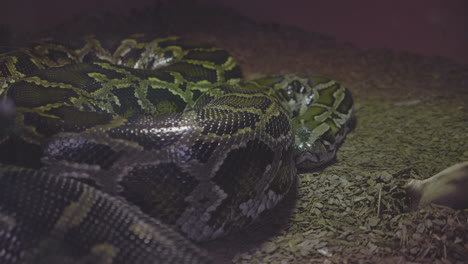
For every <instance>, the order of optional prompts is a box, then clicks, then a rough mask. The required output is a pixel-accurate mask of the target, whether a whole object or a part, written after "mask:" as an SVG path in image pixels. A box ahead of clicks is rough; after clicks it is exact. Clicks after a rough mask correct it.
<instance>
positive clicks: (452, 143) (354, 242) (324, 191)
mask: <svg viewBox="0 0 468 264" xmlns="http://www.w3.org/2000/svg"><path fill="white" fill-rule="evenodd" d="M176 2H180V1H176ZM148 10H149V9H148ZM148 10H147V11H146V13H143V14H140V15H137V16H138V17H139V18H138V19H137V20H135V21H131V23H134V24H131V25H130V24H129V22H128V21H124V22H122V21H120V20H118V19H117V20H116V18H115V17H111V18H109V17H107V16H101V17H96V18H95V20H94V22H93V23H94V24H93V25H94V26H95V27H98V25H100V23H101V24H105V23H106V22H105V21H109V19H111V20H112V19H114V20H112V21H114V22H113V25H114V26H115V28H119V30H120V31H121V32H123V33H125V31H128V32H130V31H131V29H132V28H133V29H134V28H135V27H134V25H135V24H139V25H142V24H144V26H143V27H141V28H139V29H142V30H141V31H147V30H149V31H153V32H154V31H156V32H162V33H161V34H163V35H168V34H176V35H182V36H185V37H190V38H192V39H196V40H202V41H205V42H206V41H208V42H212V43H214V44H216V45H218V46H220V47H224V48H226V49H228V50H229V51H231V52H232V54H233V55H234V56H235V58H237V59H238V61H239V62H240V64H241V65H242V68H243V70H244V72H245V77H246V79H253V78H257V77H261V76H265V75H268V74H281V73H310V74H317V75H324V76H328V77H331V78H334V79H336V80H339V81H341V82H342V83H344V84H346V86H347V87H348V88H349V89H350V90H351V92H352V94H353V97H354V100H355V115H356V118H357V123H356V127H355V129H354V130H353V131H352V132H351V133H350V134H349V135H348V136H347V138H346V140H345V142H344V144H342V146H341V147H340V149H339V151H338V153H337V160H336V162H335V163H334V164H331V165H330V166H328V167H326V168H324V169H323V170H320V171H317V172H314V173H310V174H302V175H298V181H297V184H296V187H295V188H294V190H293V191H292V192H291V193H290V195H289V196H288V197H287V199H286V200H285V201H284V202H282V203H281V204H280V206H279V208H277V209H275V210H273V211H272V212H269V213H267V214H266V215H264V216H263V218H262V220H261V221H260V222H259V223H256V224H254V225H253V226H251V227H249V228H248V229H247V230H245V231H243V232H241V233H240V234H234V235H232V236H229V237H226V238H224V239H220V240H217V241H211V242H207V243H204V244H202V245H201V246H202V247H204V248H206V249H207V250H208V251H210V252H212V254H213V255H214V256H215V257H216V258H217V263H281V264H286V263H291V264H292V263H444V264H448V263H468V210H452V209H449V208H446V207H442V206H430V207H426V208H423V209H418V210H415V211H410V210H409V206H408V205H409V202H410V201H409V199H408V198H407V196H406V193H405V190H404V185H405V184H406V183H407V181H408V179H410V178H416V179H424V178H428V177H430V176H432V175H434V174H436V173H437V172H439V171H441V170H443V169H444V168H446V167H449V166H451V165H453V164H456V163H459V162H462V161H466V160H468V136H467V135H468V107H467V105H466V102H468V65H461V64H457V63H455V62H453V61H450V60H447V59H443V58H437V57H424V56H419V55H414V54H409V53H402V52H395V51H391V50H375V49H368V50H363V49H359V48H356V47H354V46H352V45H351V44H348V43H339V42H337V41H335V40H334V39H333V38H330V37H328V36H324V35H319V34H313V33H307V32H304V31H301V30H299V29H297V28H292V27H287V26H282V25H267V24H257V23H255V22H253V21H251V20H249V19H246V18H244V17H242V16H240V15H237V14H236V13H234V12H232V11H230V10H227V9H224V8H222V7H218V6H212V5H210V6H200V5H193V6H187V5H183V6H182V5H180V3H179V5H178V4H173V5H169V6H166V7H165V8H164V9H161V8H155V9H154V10H153V11H148ZM153 12H154V13H153ZM155 14H156V15H155ZM83 21H84V20H83ZM83 21H82V20H80V19H75V20H74V22H73V23H74V24H73V25H76V26H75V27H76V28H77V31H80V30H82V29H83V28H85V26H84V25H83V23H85V24H86V23H87V22H83ZM96 21H97V22H96ZM142 21H144V22H142ZM119 23H122V24H125V25H129V26H126V27H121V26H120V25H121V24H119ZM64 28H70V25H67V26H60V27H57V28H56V29H54V31H52V32H59V33H58V34H66V33H65V30H64ZM67 32H70V31H69V30H67ZM76 34H78V33H76Z"/></svg>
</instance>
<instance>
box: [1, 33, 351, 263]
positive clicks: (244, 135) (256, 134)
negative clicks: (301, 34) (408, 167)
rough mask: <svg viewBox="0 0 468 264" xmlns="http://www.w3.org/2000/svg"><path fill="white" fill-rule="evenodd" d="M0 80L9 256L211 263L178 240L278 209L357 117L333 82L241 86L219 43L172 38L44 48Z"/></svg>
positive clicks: (278, 79) (30, 51)
mask: <svg viewBox="0 0 468 264" xmlns="http://www.w3.org/2000/svg"><path fill="white" fill-rule="evenodd" d="M115 43H118V44H115ZM0 74H1V75H0V100H1V101H0V125H1V128H0V262H2V263H23V262H29V263H39V262H42V263H51V262H57V263H63V262H67V263H128V262H129V261H131V262H133V263H206V262H209V261H210V259H209V257H207V255H206V253H204V252H203V251H200V250H199V249H197V248H196V247H195V246H194V245H193V244H191V243H190V242H188V241H187V240H186V239H185V238H184V237H187V238H190V239H191V240H195V241H201V240H207V239H214V238H217V237H219V236H222V235H225V234H227V233H230V232H233V231H236V230H238V229H240V228H242V227H244V226H245V225H247V224H249V223H251V222H252V221H254V220H255V219H256V218H257V217H258V216H259V215H260V214H261V213H262V212H263V211H265V210H267V209H270V208H272V207H274V206H275V205H276V204H277V203H278V202H279V201H280V200H281V199H282V198H283V197H284V195H285V194H286V193H287V192H288V190H289V189H290V186H291V184H292V182H293V181H294V177H295V175H296V174H297V171H298V170H299V171H308V170H311V169H313V168H316V167H318V166H320V165H322V164H324V163H326V162H328V161H330V160H331V159H332V158H333V157H334V155H335V151H336V148H337V146H338V144H339V143H340V142H341V141H342V140H343V138H344V136H345V134H346V132H347V131H348V129H349V123H350V118H351V112H352V99H351V95H350V93H349V91H348V90H346V89H345V88H344V87H343V86H342V85H340V84H339V83H337V82H336V81H333V80H330V79H327V78H323V77H318V76H309V75H282V76H270V77H266V78H262V79H258V80H254V81H250V82H242V81H241V77H242V76H241V71H240V68H239V66H238V65H237V63H236V62H235V60H234V59H233V58H232V57H231V56H230V55H229V53H227V52H226V51H225V50H223V49H220V48H216V47H212V46H210V45H206V44H199V43H195V42H191V41H187V40H183V39H180V38H178V37H169V38H164V39H150V38H148V37H146V36H144V35H135V36H132V37H131V38H127V39H123V40H121V41H119V42H112V41H103V40H101V41H99V40H97V39H95V38H92V37H90V38H85V39H83V40H80V41H78V42H76V43H69V44H68V45H62V44H58V43H55V42H50V41H49V42H48V41H44V42H41V43H40V44H37V45H34V46H32V47H30V48H24V49H18V50H14V51H11V52H9V53H5V54H2V55H0ZM1 164H3V165H1ZM168 226H171V227H172V228H176V230H178V231H179V232H180V233H181V234H183V236H181V235H179V234H178V233H176V232H174V231H172V229H171V228H169V227H168Z"/></svg>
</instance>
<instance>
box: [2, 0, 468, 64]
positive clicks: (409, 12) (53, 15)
mask: <svg viewBox="0 0 468 264" xmlns="http://www.w3.org/2000/svg"><path fill="white" fill-rule="evenodd" d="M167 1H171V0H166V2H167ZM172 1H178V2H181V3H183V2H184V1H181V0H172ZM154 2H155V1H154V0H131V1H126V0H73V1H67V0H6V1H5V0H2V8H0V24H2V25H7V26H9V27H10V28H11V29H13V30H14V31H15V32H36V31H38V30H41V29H44V28H47V27H50V26H51V25H55V24H57V23H61V22H63V21H65V20H66V19H68V18H69V17H71V16H72V15H74V14H79V13H83V12H96V11H111V12H117V13H127V12H128V10H129V9H130V8H136V9H144V8H145V7H144V6H145V5H151V4H153V3H154ZM198 2H216V3H220V4H224V5H226V6H229V7H232V8H233V9H235V10H237V11H238V12H240V13H241V14H244V15H246V16H248V17H250V18H253V19H255V20H257V21H259V22H275V23H279V24H287V25H294V26H297V27H300V28H302V29H305V30H307V31H312V32H320V33H326V34H329V35H332V36H334V37H335V38H336V39H338V40H339V41H345V42H351V43H354V44H355V45H358V46H360V47H363V48H367V47H370V48H391V49H395V50H405V51H411V52H415V53H419V54H429V55H438V56H442V57H446V58H451V59H454V60H456V61H458V62H462V63H464V64H468V1H466V0H410V1H409V0H392V1H376V0H353V1H347V0H211V1H210V0H198Z"/></svg>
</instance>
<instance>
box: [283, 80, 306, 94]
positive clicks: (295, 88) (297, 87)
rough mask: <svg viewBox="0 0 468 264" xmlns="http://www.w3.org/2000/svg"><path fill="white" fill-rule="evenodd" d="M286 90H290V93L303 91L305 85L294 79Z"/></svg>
mask: <svg viewBox="0 0 468 264" xmlns="http://www.w3.org/2000/svg"><path fill="white" fill-rule="evenodd" d="M287 90H288V91H290V93H303V92H304V91H305V87H304V85H302V83H300V82H299V81H297V80H296V81H292V82H290V83H289V84H288V87H287Z"/></svg>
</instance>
